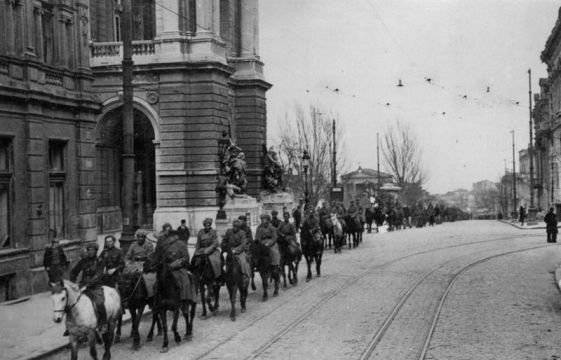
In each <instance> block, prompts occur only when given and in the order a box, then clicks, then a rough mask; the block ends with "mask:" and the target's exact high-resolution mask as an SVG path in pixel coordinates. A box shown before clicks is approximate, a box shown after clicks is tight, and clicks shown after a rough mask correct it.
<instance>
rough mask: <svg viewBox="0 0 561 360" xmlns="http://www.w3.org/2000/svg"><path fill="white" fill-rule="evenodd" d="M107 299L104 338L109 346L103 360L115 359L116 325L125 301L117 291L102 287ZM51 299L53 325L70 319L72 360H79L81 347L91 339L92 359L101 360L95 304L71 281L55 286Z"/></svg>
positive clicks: (54, 284)
mask: <svg viewBox="0 0 561 360" xmlns="http://www.w3.org/2000/svg"><path fill="white" fill-rule="evenodd" d="M102 289H103V295H104V297H105V302H104V306H105V310H106V313H107V325H108V326H107V330H106V331H105V332H104V333H103V334H102V335H103V342H104V345H105V353H104V354H103V360H109V359H111V352H110V349H111V344H112V343H113V336H114V333H115V323H116V321H117V319H118V318H119V316H120V314H121V298H120V296H119V293H118V292H117V290H115V289H114V288H112V287H108V286H102ZM51 291H52V294H51V299H52V301H53V309H54V315H53V321H54V322H55V323H60V322H62V319H63V317H64V315H66V328H67V329H68V333H69V340H70V349H71V356H70V358H71V359H72V360H76V359H78V343H79V341H80V340H81V339H84V338H87V340H88V343H89V346H90V355H91V356H92V358H93V359H97V350H96V347H95V345H96V344H95V343H96V329H97V327H98V323H97V315H96V313H95V308H94V304H93V302H92V300H91V299H90V297H89V296H87V295H86V294H84V292H83V290H82V289H80V287H79V286H78V285H77V284H74V283H73V282H70V281H68V280H62V281H60V282H57V283H51Z"/></svg>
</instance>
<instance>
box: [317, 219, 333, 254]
mask: <svg viewBox="0 0 561 360" xmlns="http://www.w3.org/2000/svg"><path fill="white" fill-rule="evenodd" d="M319 227H320V229H321V233H322V235H323V237H324V238H325V239H326V240H327V246H328V247H329V248H330V249H331V244H332V242H333V222H332V221H331V216H330V215H329V214H327V215H324V216H321V217H320V221H319Z"/></svg>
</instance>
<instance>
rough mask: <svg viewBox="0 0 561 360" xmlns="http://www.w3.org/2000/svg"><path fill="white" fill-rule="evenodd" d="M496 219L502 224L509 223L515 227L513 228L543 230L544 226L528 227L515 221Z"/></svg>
mask: <svg viewBox="0 0 561 360" xmlns="http://www.w3.org/2000/svg"><path fill="white" fill-rule="evenodd" d="M497 221H499V222H502V223H503V224H507V225H510V226H512V227H515V228H517V229H520V230H545V226H537V227H531V228H530V227H523V226H520V225H518V224H517V223H512V222H510V221H507V220H497Z"/></svg>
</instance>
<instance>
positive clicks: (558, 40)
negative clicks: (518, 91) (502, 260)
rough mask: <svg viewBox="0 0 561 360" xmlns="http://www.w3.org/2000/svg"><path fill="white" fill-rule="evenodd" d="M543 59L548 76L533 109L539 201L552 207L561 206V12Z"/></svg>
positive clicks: (540, 204)
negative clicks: (560, 175)
mask: <svg viewBox="0 0 561 360" xmlns="http://www.w3.org/2000/svg"><path fill="white" fill-rule="evenodd" d="M560 10H561V9H560ZM541 60H542V62H543V63H544V64H546V66H547V74H548V76H547V78H542V79H540V81H539V84H540V93H539V94H535V95H534V100H535V105H534V108H533V111H532V115H533V118H534V126H535V134H536V137H535V145H534V147H535V159H536V160H535V171H536V179H535V183H536V190H537V191H536V193H537V205H538V207H539V208H540V209H541V210H544V209H547V208H549V207H557V208H558V209H559V210H561V192H560V185H559V180H560V178H559V171H560V165H561V127H560V125H561V14H560V15H559V16H558V19H557V22H556V24H555V26H554V28H553V30H552V32H551V34H550V36H549V38H548V39H547V41H546V44H545V48H544V50H543V51H542V53H541Z"/></svg>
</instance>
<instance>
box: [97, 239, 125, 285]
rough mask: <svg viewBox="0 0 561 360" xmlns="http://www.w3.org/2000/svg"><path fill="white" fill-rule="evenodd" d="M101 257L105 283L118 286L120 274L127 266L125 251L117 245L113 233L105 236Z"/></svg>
mask: <svg viewBox="0 0 561 360" xmlns="http://www.w3.org/2000/svg"><path fill="white" fill-rule="evenodd" d="M99 258H100V260H101V265H102V269H103V276H102V282H103V284H104V285H107V286H111V287H113V288H114V287H116V285H117V283H118V280H119V275H121V272H122V271H123V269H124V268H125V259H124V256H123V251H122V250H121V249H119V248H116V247H115V237H114V236H113V235H107V236H106V237H105V246H104V248H103V251H102V252H101V254H100V255H99Z"/></svg>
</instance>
